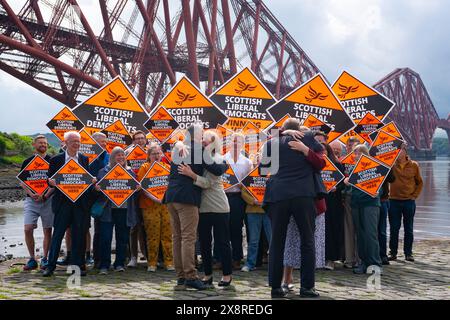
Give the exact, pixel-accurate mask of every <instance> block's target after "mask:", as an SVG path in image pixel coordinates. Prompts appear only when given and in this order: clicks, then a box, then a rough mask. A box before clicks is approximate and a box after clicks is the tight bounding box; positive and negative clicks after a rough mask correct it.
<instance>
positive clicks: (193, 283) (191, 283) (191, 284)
mask: <svg viewBox="0 0 450 320" xmlns="http://www.w3.org/2000/svg"><path fill="white" fill-rule="evenodd" d="M184 285H185V286H186V287H187V288H192V289H197V290H206V289H208V288H207V287H206V286H205V285H204V284H203V282H202V281H201V280H200V279H191V280H186V282H185V283H184Z"/></svg>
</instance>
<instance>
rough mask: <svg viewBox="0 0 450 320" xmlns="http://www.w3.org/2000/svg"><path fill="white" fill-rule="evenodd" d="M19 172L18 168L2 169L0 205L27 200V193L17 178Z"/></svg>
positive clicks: (0, 173)
mask: <svg viewBox="0 0 450 320" xmlns="http://www.w3.org/2000/svg"><path fill="white" fill-rule="evenodd" d="M19 172H20V167H18V166H8V167H2V168H0V203H4V202H7V201H8V202H16V201H21V200H23V199H24V198H25V193H24V191H23V190H22V188H21V187H20V185H19V180H17V178H16V176H17V175H18V174H19Z"/></svg>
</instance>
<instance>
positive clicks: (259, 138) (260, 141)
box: [241, 121, 268, 155]
mask: <svg viewBox="0 0 450 320" xmlns="http://www.w3.org/2000/svg"><path fill="white" fill-rule="evenodd" d="M241 132H242V134H243V135H244V136H245V144H244V150H245V152H246V153H247V154H248V155H250V154H256V153H258V152H259V150H260V149H261V147H262V146H263V145H264V143H265V142H266V141H267V139H268V136H267V134H266V133H264V132H263V131H262V130H261V129H260V128H258V126H257V125H255V124H254V123H253V122H250V121H249V122H247V124H246V125H245V126H244V128H243V129H242V131H241Z"/></svg>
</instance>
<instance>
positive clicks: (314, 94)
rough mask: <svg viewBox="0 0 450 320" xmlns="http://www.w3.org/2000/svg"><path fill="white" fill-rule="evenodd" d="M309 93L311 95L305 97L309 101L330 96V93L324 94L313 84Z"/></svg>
mask: <svg viewBox="0 0 450 320" xmlns="http://www.w3.org/2000/svg"><path fill="white" fill-rule="evenodd" d="M308 93H309V97H305V99H306V101H308V102H309V103H311V102H313V101H314V100H325V99H326V98H328V95H324V94H322V93H321V92H317V91H316V90H314V89H313V88H312V87H311V86H309V89H308Z"/></svg>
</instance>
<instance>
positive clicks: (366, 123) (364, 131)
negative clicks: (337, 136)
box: [353, 113, 384, 144]
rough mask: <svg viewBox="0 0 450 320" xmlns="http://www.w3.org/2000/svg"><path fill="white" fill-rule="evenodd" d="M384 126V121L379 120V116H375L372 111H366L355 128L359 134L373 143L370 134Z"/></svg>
mask: <svg viewBox="0 0 450 320" xmlns="http://www.w3.org/2000/svg"><path fill="white" fill-rule="evenodd" d="M382 126H384V124H383V122H381V121H380V120H378V118H377V117H375V116H374V115H373V114H371V113H366V115H365V116H364V118H362V119H361V120H360V121H359V122H358V124H357V125H356V127H355V128H354V129H353V131H355V132H356V133H357V134H359V135H360V137H361V138H363V139H364V141H366V142H367V143H369V144H371V143H372V139H371V138H370V134H371V133H372V132H375V131H377V130H378V129H380V128H381V127H382Z"/></svg>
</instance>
